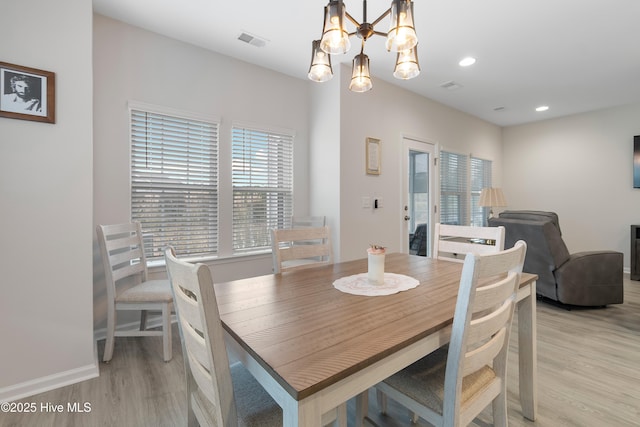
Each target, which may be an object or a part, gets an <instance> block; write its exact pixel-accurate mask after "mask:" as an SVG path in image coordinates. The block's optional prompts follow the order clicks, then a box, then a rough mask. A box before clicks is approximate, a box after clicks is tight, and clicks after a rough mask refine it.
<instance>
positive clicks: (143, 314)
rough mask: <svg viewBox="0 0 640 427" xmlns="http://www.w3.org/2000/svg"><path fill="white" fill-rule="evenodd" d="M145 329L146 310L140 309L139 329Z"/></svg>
mask: <svg viewBox="0 0 640 427" xmlns="http://www.w3.org/2000/svg"><path fill="white" fill-rule="evenodd" d="M146 329H147V310H140V330H141V331H144V330H146Z"/></svg>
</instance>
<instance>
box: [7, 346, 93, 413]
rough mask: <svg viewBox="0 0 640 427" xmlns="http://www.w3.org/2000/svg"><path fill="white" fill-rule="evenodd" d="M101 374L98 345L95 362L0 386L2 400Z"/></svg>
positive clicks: (25, 395)
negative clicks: (7, 385)
mask: <svg viewBox="0 0 640 427" xmlns="http://www.w3.org/2000/svg"><path fill="white" fill-rule="evenodd" d="M99 375H100V370H99V368H98V347H97V345H94V348H93V363H92V364H90V365H86V366H81V367H78V368H74V369H70V370H68V371H64V372H59V373H57V374H53V375H47V376H46V377H41V378H36V379H33V380H29V381H25V382H23V383H20V384H15V385H12V386H9V387H4V388H0V402H12V401H14V400H18V399H23V398H25V397H29V396H33V395H36V394H40V393H44V392H46V391H50V390H54V389H56V388H60V387H64V386H68V385H71V384H76V383H79V382H82V381H86V380H90V379H91V378H96V377H98V376H99Z"/></svg>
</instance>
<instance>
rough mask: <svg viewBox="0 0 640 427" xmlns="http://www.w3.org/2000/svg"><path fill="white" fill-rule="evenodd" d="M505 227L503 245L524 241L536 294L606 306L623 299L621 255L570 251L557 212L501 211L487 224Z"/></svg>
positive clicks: (526, 268) (580, 303) (563, 302)
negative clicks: (535, 285)
mask: <svg viewBox="0 0 640 427" xmlns="http://www.w3.org/2000/svg"><path fill="white" fill-rule="evenodd" d="M500 225H502V226H504V227H505V230H506V236H505V247H512V246H513V245H514V244H515V242H517V241H518V240H524V241H525V242H527V256H526V258H525V262H524V268H523V271H525V272H527V273H534V274H537V275H538V281H537V288H536V292H537V294H538V295H540V296H543V297H546V298H549V299H551V300H554V301H558V302H560V303H562V304H568V305H578V306H605V305H608V304H621V303H622V302H623V281H622V268H623V255H622V253H621V252H615V251H591V252H579V253H575V254H570V253H569V250H568V249H567V246H566V245H565V243H564V241H563V240H562V233H561V232H560V224H559V221H558V215H557V214H556V213H554V212H542V211H504V212H502V213H500V215H499V217H497V218H489V226H492V227H497V226H500Z"/></svg>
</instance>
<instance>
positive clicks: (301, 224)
mask: <svg viewBox="0 0 640 427" xmlns="http://www.w3.org/2000/svg"><path fill="white" fill-rule="evenodd" d="M325 225H327V217H326V216H292V217H291V228H305V227H324V226H325Z"/></svg>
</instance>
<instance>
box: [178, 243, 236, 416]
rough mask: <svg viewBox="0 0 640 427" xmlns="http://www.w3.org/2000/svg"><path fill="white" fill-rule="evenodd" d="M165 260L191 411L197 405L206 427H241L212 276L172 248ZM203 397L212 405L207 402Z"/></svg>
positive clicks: (208, 271) (196, 414)
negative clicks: (234, 426)
mask: <svg viewBox="0 0 640 427" xmlns="http://www.w3.org/2000/svg"><path fill="white" fill-rule="evenodd" d="M165 260H166V264H167V274H168V275H169V280H170V281H171V288H172V290H173V301H174V307H175V310H176V315H177V317H178V325H179V328H180V339H181V341H182V354H183V357H184V364H185V372H186V375H187V399H188V401H189V402H190V405H189V406H190V407H192V405H193V407H192V408H193V411H194V414H195V416H196V418H197V419H198V421H199V423H200V424H201V425H218V426H231V425H236V424H237V420H238V418H237V412H236V406H235V400H234V396H233V385H232V382H231V371H230V369H229V358H228V356H227V351H226V346H225V343H224V332H223V329H222V322H221V321H220V313H219V311H218V303H217V301H216V295H215V292H214V289H213V278H212V276H211V271H210V270H209V267H207V266H206V265H204V264H191V263H187V262H185V261H181V260H179V259H177V258H176V257H175V252H174V250H173V248H171V247H169V248H167V249H165ZM201 396H204V397H205V398H206V399H207V400H208V402H201V399H202V397H201ZM203 418H206V419H208V420H209V421H208V422H204V421H203Z"/></svg>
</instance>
